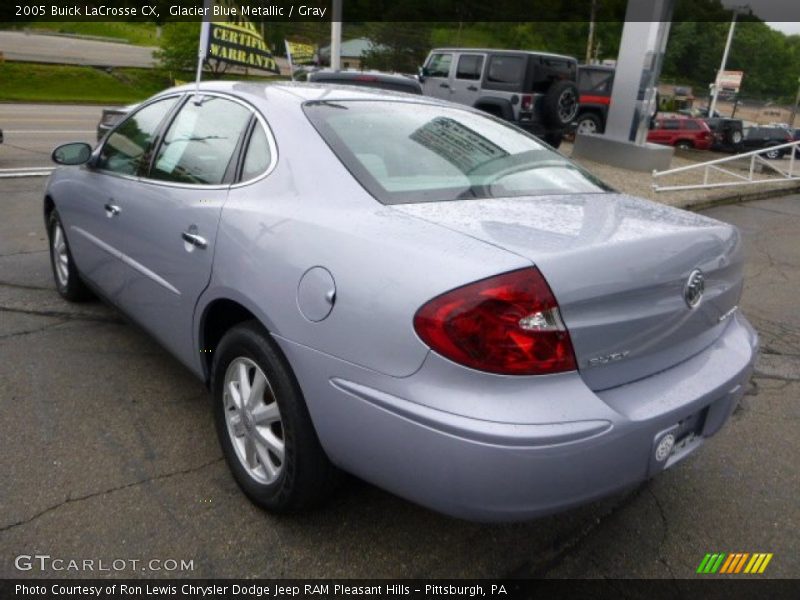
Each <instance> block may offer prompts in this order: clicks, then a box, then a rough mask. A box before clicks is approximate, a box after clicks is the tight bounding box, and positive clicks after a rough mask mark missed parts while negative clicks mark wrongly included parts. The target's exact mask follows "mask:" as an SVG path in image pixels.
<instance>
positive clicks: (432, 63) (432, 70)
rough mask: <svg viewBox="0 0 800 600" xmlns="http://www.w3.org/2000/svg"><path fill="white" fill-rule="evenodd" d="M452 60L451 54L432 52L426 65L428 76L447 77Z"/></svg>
mask: <svg viewBox="0 0 800 600" xmlns="http://www.w3.org/2000/svg"><path fill="white" fill-rule="evenodd" d="M452 62H453V55H452V54H433V55H431V58H430V60H429V61H428V66H427V67H426V69H427V71H428V77H449V76H450V65H451V64H452Z"/></svg>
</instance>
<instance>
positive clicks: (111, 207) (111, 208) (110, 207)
mask: <svg viewBox="0 0 800 600" xmlns="http://www.w3.org/2000/svg"><path fill="white" fill-rule="evenodd" d="M104 208H105V209H106V215H107V216H108V217H109V218H110V217H116V216H117V215H118V214H119V213H120V209H119V206H117V205H116V204H110V203H109V204H106V205H105V207H104Z"/></svg>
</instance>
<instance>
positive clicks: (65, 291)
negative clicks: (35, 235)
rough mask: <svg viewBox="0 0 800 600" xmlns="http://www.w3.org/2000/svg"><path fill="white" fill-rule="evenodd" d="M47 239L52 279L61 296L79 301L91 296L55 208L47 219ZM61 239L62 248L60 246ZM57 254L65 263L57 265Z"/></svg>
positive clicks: (72, 300)
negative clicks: (55, 245) (76, 264)
mask: <svg viewBox="0 0 800 600" xmlns="http://www.w3.org/2000/svg"><path fill="white" fill-rule="evenodd" d="M59 235H60V237H59ZM47 239H48V246H49V250H50V267H51V268H52V269H53V281H54V282H55V284H56V290H58V293H59V294H60V295H61V297H62V298H64V299H65V300H69V301H70V302H81V301H83V300H88V299H89V298H91V297H92V293H91V291H89V288H87V287H86V284H85V283H83V280H82V279H81V275H80V273H79V272H78V268H77V267H76V266H75V261H74V260H73V258H72V252H71V251H70V249H69V242H68V241H67V235H66V232H65V231H64V226H63V225H62V224H61V218H60V217H59V216H58V211H57V210H55V209H53V211H52V212H51V213H50V216H49V217H48V219H47ZM62 241H63V248H62V246H61V242H62ZM54 243H56V244H58V246H59V248H61V251H58V250H56V248H55V247H54ZM57 256H60V257H61V261H63V260H66V264H63V262H62V263H61V265H60V266H57V265H56V261H57V260H58V259H57V258H56V257H57Z"/></svg>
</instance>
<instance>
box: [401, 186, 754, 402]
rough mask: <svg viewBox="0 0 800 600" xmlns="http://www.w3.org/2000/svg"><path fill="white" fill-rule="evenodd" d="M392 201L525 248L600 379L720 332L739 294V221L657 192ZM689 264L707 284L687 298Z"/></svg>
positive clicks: (650, 367)
mask: <svg viewBox="0 0 800 600" xmlns="http://www.w3.org/2000/svg"><path fill="white" fill-rule="evenodd" d="M395 208H396V209H398V210H400V211H403V212H405V213H407V214H410V215H414V216H416V217H419V218H422V219H425V220H427V221H430V222H434V223H437V224H439V225H441V226H444V227H447V228H449V229H453V230H456V231H459V232H461V233H464V234H466V235H469V236H471V237H474V238H477V239H480V240H483V241H485V242H487V243H490V244H493V245H495V246H499V247H501V248H504V249H506V250H508V251H511V252H514V253H516V254H518V255H521V256H523V257H525V258H528V259H529V260H531V261H532V262H533V263H534V264H535V265H536V266H537V267H538V268H539V270H540V271H541V272H542V274H543V275H544V276H545V278H546V279H547V281H548V283H549V284H550V286H551V288H552V289H553V292H554V293H555V296H556V298H557V300H558V303H559V306H560V310H561V315H562V318H563V320H564V323H565V324H566V326H567V328H568V329H569V332H570V335H571V337H572V343H573V346H574V348H575V353H576V359H577V362H578V368H579V370H580V372H581V375H582V377H583V378H584V380H585V381H586V383H587V384H588V385H589V386H590V387H591V388H592V389H595V390H603V389H607V388H611V387H615V386H618V385H622V384H624V383H628V382H631V381H635V380H637V379H641V378H643V377H646V376H648V375H651V374H653V373H656V372H659V371H662V370H664V369H667V368H669V367H671V366H673V365H675V364H677V363H679V362H681V361H683V360H686V359H687V358H689V357H691V356H693V355H694V354H697V353H698V352H700V351H701V350H703V349H704V348H706V347H707V346H709V345H710V344H711V343H713V341H714V340H715V339H716V338H717V337H719V335H720V334H721V333H722V331H723V330H724V328H725V327H726V326H727V324H728V321H729V317H730V316H731V315H732V314H733V312H734V311H735V310H736V305H737V303H738V301H739V297H740V295H741V289H742V266H743V255H742V250H741V241H740V236H739V233H738V231H737V230H736V228H734V227H732V226H730V225H727V224H724V223H721V222H719V221H715V220H713V219H709V218H707V217H703V216H701V215H697V214H693V213H689V212H686V211H682V210H677V209H674V208H670V207H667V206H664V205H660V204H656V203H653V202H649V201H645V200H639V199H636V198H632V197H629V196H625V195H621V194H573V195H558V196H540V197H524V198H508V199H487V200H463V201H452V202H431V203H420V204H404V205H396V206H395ZM695 270H699V271H700V272H701V273H702V276H703V278H704V286H705V289H704V292H703V294H702V299H701V300H700V302H699V303H698V304H697V305H696V306H694V307H691V306H690V305H689V302H687V297H686V296H687V285H688V282H689V278H690V275H692V273H693V272H694V271H695ZM695 283H696V282H695Z"/></svg>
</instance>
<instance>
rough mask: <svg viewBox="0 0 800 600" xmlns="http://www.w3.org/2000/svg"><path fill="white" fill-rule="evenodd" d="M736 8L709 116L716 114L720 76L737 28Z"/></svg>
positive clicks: (715, 84) (715, 83)
mask: <svg viewBox="0 0 800 600" xmlns="http://www.w3.org/2000/svg"><path fill="white" fill-rule="evenodd" d="M737 14H738V13H737V12H736V10H734V11H733V19H731V27H730V29H728V41H726V42H725V51H724V52H723V53H722V64H720V66H719V71H717V78H716V80H715V81H714V93H713V94H712V96H711V106H709V107H708V116H709V117H713V116H714V110H715V109H716V108H717V96H718V95H719V78H720V75H722V72H723V71H724V70H725V65H726V64H727V63H728V52H730V50H731V41H733V30H734V29H735V28H736V17H737Z"/></svg>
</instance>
